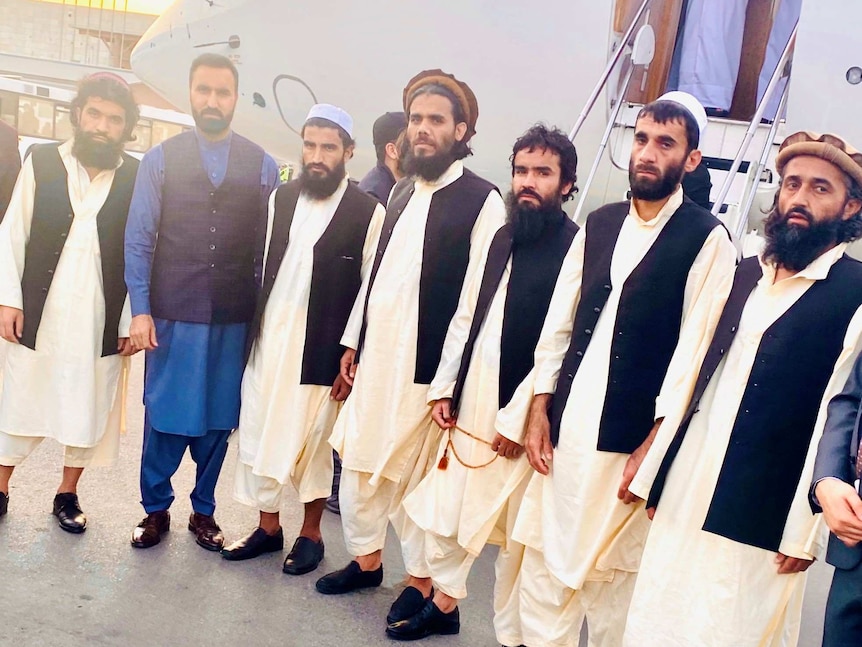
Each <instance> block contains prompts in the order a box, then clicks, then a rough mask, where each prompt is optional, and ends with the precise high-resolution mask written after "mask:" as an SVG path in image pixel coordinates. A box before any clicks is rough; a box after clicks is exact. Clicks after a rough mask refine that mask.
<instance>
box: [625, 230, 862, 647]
mask: <svg viewBox="0 0 862 647" xmlns="http://www.w3.org/2000/svg"><path fill="white" fill-rule="evenodd" d="M845 249H846V245H839V246H838V247H836V248H834V249H832V250H830V251H828V252H826V253H824V254H822V255H821V256H820V257H819V258H817V259H816V260H815V261H814V262H812V263H811V264H810V265H809V266H808V267H807V268H805V269H804V270H802V271H801V272H799V273H798V274H796V275H795V276H792V277H789V278H786V279H783V280H781V281H778V282H777V283H773V281H774V279H775V268H774V266H772V265H763V264H762V263H761V265H762V266H763V277H762V278H761V279H760V281H759V282H758V284H757V287H756V288H755V289H754V291H753V292H752V293H751V296H750V297H749V298H748V301H747V303H746V304H745V308H744V310H743V312H742V318H741V320H740V322H739V330H738V331H737V333H736V337H735V338H734V340H733V342H732V344H731V346H730V348H729V349H728V351H727V356H726V359H725V360H724V362H722V363H721V364H719V366H718V368H717V369H716V371H715V373H714V375H713V379H712V380H711V381H710V383H709V386H708V387H707V389H706V391H705V392H704V395H703V397H702V398H701V401H700V409H699V412H698V413H695V415H694V417H693V418H692V420H691V423H690V426H689V428H688V432H687V433H686V436H685V440H684V442H683V443H682V446H681V448H680V451H679V454H678V455H677V457H676V459H675V460H674V463H673V467H672V469H671V470H670V472H669V474H668V477H667V481H666V483H665V487H664V490H663V492H662V496H661V501H660V502H659V505H658V508H657V510H656V515H655V518H654V520H653V522H652V528H651V530H650V535H649V538H648V540H647V542H646V547H645V550H644V554H643V559H642V561H641V571H640V574H639V575H638V581H637V585H636V587H635V592H634V597H633V598H632V603H631V610H630V613H629V619H628V624H627V626H626V633H625V641H624V644H625V645H627V646H630V647H651V646H654V647H659V646H660V647H683V646H685V647H707V646H709V647H719V646H721V647H779V646H781V647H792V646H794V645H796V643H797V639H798V633H799V623H800V619H801V612H802V596H803V593H804V591H805V581H806V576H807V575H806V573H795V574H791V575H779V574H778V565H777V564H776V563H775V553H774V552H771V551H768V550H764V549H762V548H757V547H754V546H749V545H746V544H742V543H739V542H736V541H733V540H730V539H727V538H726V537H722V536H720V535H716V534H712V533H709V532H706V531H704V530H702V527H703V524H704V521H705V519H706V514H707V511H708V510H709V506H710V502H711V501H712V497H713V494H714V492H715V486H716V483H717V481H718V475H719V472H720V471H721V466H722V464H723V462H724V456H725V453H726V452H727V447H728V442H729V439H730V435H731V432H732V431H733V426H734V423H735V420H736V416H737V412H738V409H739V405H740V403H741V401H742V396H743V393H744V392H745V389H746V387H747V384H748V378H749V375H750V373H751V369H752V366H753V364H754V360H755V357H756V355H757V349H758V347H759V345H760V342H761V338H762V337H763V334H764V332H765V331H766V330H767V329H768V328H769V327H770V326H771V325H772V324H773V323H774V322H775V321H777V320H778V319H779V318H780V317H781V316H782V315H783V314H784V313H785V312H787V311H788V310H789V309H790V307H791V306H792V305H793V304H794V303H796V302H797V301H798V300H799V299H800V298H801V297H802V295H803V294H805V292H806V291H807V290H808V288H810V287H811V286H812V285H813V284H814V282H815V281H817V280H820V279H824V278H826V275H827V274H828V273H829V270H830V268H831V267H832V265H833V263H835V262H836V261H837V260H838V259H839V258H841V256H842V254H843V253H844V251H845ZM860 350H862V308H860V309H859V310H857V311H856V313H855V314H854V316H853V318H852V320H851V322H850V325H849V327H848V329H847V333H846V335H845V337H844V342H843V349H842V351H841V354H840V355H839V357H838V360H837V362H836V364H835V369H834V371H833V373H832V377H831V378H830V380H829V384H828V386H827V389H826V392H825V393H824V396H823V399H822V401H821V405H820V410H819V414H818V417H817V422H816V425H815V428H814V434H813V436H812V440H811V445H810V448H809V451H808V455H807V457H806V461H805V466H804V468H803V471H802V476H801V477H800V480H799V485H798V487H797V489H796V494H795V495H794V499H793V503H792V506H791V508H790V513H789V515H788V518H787V524H786V526H785V529H784V534H783V536H782V540H781V544H780V547H779V550H780V552H781V553H783V554H785V555H788V556H790V557H796V558H800V559H812V558H814V557H816V556H817V555H819V554H820V553H821V551H822V549H823V547H824V546H825V541H826V533H825V532H824V530H823V525H822V524H821V523H820V517H819V515H818V516H814V515H812V513H811V508H810V507H809V503H808V490H809V487H810V485H811V474H812V471H813V467H814V457H815V454H816V451H817V442H818V440H819V438H820V435H821V433H822V432H823V425H824V423H825V421H826V405H827V404H828V402H829V400H830V399H831V398H832V396H834V395H835V394H837V393H838V392H839V391H840V389H841V388H842V387H843V386H844V383H845V381H846V380H847V377H848V376H849V374H850V369H851V366H852V364H853V360H854V358H855V357H856V356H857V354H858V353H859V351H860ZM775 379H776V380H782V379H792V376H782V375H776V376H775ZM692 388H693V380H692ZM683 414H684V409H680V410H679V411H678V412H677V413H676V415H674V416H669V417H668V418H666V419H665V421H664V423H663V424H662V426H661V428H660V430H659V433H658V434H657V436H656V440H655V443H654V444H653V446H652V448H651V449H650V452H649V453H648V454H647V457H646V458H645V460H644V462H643V464H642V465H641V467H640V469H639V470H638V474H637V476H636V477H635V479H634V481H633V482H632V484H631V487H630V490H631V491H632V492H634V493H635V494H638V495H639V496H646V495H648V494H649V490H650V488H651V486H652V482H653V479H654V478H655V475H656V473H657V471H658V468H659V465H660V464H661V461H662V458H663V457H664V454H665V451H666V449H667V447H668V445H669V444H670V441H671V439H672V437H673V435H674V434H675V433H676V430H677V428H678V427H679V423H680V420H681V418H682V416H683ZM748 495H749V496H752V497H756V496H757V492H750V493H749V494H748ZM741 505H742V507H741V508H740V514H744V504H741Z"/></svg>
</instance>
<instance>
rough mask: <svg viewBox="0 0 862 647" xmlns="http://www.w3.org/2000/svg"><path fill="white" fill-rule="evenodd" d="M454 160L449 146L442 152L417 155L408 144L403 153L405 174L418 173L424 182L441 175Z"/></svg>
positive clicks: (431, 180)
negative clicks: (425, 155) (423, 155)
mask: <svg viewBox="0 0 862 647" xmlns="http://www.w3.org/2000/svg"><path fill="white" fill-rule="evenodd" d="M454 161H455V156H454V155H452V149H451V148H450V149H449V150H447V151H446V152H444V153H436V154H434V155H429V156H427V157H417V156H416V155H415V154H414V153H413V148H412V147H411V146H408V147H407V151H406V153H405V155H404V170H405V171H406V172H407V175H418V176H419V177H421V178H422V179H423V180H425V181H426V182H433V181H434V180H436V179H437V178H439V177H440V176H441V175H443V173H445V172H446V169H447V168H449V167H450V166H452V162H454Z"/></svg>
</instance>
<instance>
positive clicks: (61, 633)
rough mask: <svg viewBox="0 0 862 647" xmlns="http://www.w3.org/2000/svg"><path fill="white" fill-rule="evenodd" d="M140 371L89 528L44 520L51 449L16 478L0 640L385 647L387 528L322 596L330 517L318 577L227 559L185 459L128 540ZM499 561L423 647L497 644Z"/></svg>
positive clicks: (824, 581) (819, 589) (232, 528)
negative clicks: (448, 628)
mask: <svg viewBox="0 0 862 647" xmlns="http://www.w3.org/2000/svg"><path fill="white" fill-rule="evenodd" d="M142 368H143V361H142V357H141V356H140V355H138V356H136V357H135V358H134V361H133V371H132V379H131V380H130V387H129V400H128V413H127V415H128V418H127V420H128V433H127V434H125V435H124V436H123V438H122V441H121V448H120V460H119V462H118V464H117V465H116V466H115V467H113V468H110V469H93V470H92V471H89V472H86V473H85V474H84V477H83V478H82V480H81V484H80V487H79V496H80V500H81V506H82V508H83V509H84V511H85V513H86V514H87V517H88V520H89V525H88V528H87V531H86V532H85V533H83V534H82V535H71V534H69V533H66V532H64V531H62V530H60V528H59V527H58V526H57V523H56V519H55V518H54V517H53V516H51V503H52V500H53V496H54V493H55V491H56V487H57V484H58V482H59V478H60V470H61V465H62V455H61V451H62V450H61V448H60V446H59V445H57V444H56V443H54V442H53V441H47V442H45V443H43V444H42V446H41V447H39V449H38V450H37V451H36V452H35V453H34V454H33V455H32V456H31V457H30V459H29V460H28V461H26V462H25V463H24V465H22V466H21V467H20V468H18V469H17V470H16V472H15V474H14V477H13V479H12V483H11V488H10V503H9V514H8V515H7V516H5V517H3V518H2V519H0V646H3V647H6V646H8V647H55V646H58V647H59V646H68V647H78V646H83V645H97V646H99V645H106V646H120V645H122V646H124V647H174V646H177V647H186V646H195V647H197V646H204V645H206V646H209V645H212V646H218V647H227V646H232V645H261V646H269V645H273V646H274V645H278V646H279V647H294V646H296V647H300V646H302V647H304V646H314V647H318V646H319V647H342V646H354V645H355V646H369V647H371V646H376V645H388V646H391V645H392V644H393V643H392V641H390V640H388V639H387V638H386V637H385V635H384V628H385V616H386V612H387V610H388V608H389V605H390V604H391V602H392V600H394V599H395V597H396V596H397V595H398V593H399V592H400V590H401V588H402V586H403V584H402V582H403V579H404V576H405V573H404V567H403V564H402V563H401V557H400V554H399V551H398V544H397V542H396V540H395V536H394V534H392V533H391V532H390V536H389V539H388V543H387V547H386V550H385V551H384V580H383V586H381V587H380V588H378V589H374V590H370V591H365V592H359V593H354V594H350V595H346V596H339V597H328V596H323V595H320V594H319V593H317V592H316V591H315V589H314V582H315V581H316V579H317V578H318V577H319V576H320V575H323V574H325V573H327V572H329V571H331V570H334V569H336V568H341V567H342V566H344V565H345V564H346V563H347V562H348V561H349V556H348V554H347V552H346V551H345V549H344V543H343V540H342V537H341V526H340V522H339V517H338V516H336V515H333V514H331V513H329V512H327V513H325V515H324V520H323V533H324V541H325V543H326V557H325V559H324V561H323V563H322V564H321V566H320V567H319V569H318V570H317V571H315V572H314V573H310V574H308V575H304V576H298V577H292V576H289V575H284V574H283V573H282V572H281V565H282V561H283V559H284V555H283V554H277V553H273V554H270V555H266V556H262V557H259V558H257V559H255V560H250V561H245V562H228V561H226V560H223V559H222V558H221V557H220V556H219V555H218V554H217V553H211V552H208V551H206V550H204V549H202V548H200V547H199V546H197V545H196V544H195V542H194V537H193V535H192V534H191V533H190V532H189V531H188V530H186V523H187V517H188V514H189V512H190V511H191V506H190V503H189V500H188V493H189V492H190V491H191V488H192V487H193V484H194V464H193V463H192V462H191V459H190V458H189V457H188V456H187V457H186V459H185V461H184V463H183V465H182V467H181V468H180V471H179V472H178V473H177V476H176V477H175V479H174V489H175V491H176V497H177V499H176V501H175V503H174V505H173V507H172V509H171V513H172V515H173V518H172V527H171V532H169V533H168V534H167V535H166V536H165V537H164V538H163V540H162V542H161V544H159V545H158V546H155V547H154V548H150V549H148V550H138V549H134V548H132V547H131V546H130V545H129V536H130V534H131V531H132V528H133V527H134V526H135V524H137V523H138V521H140V519H141V518H142V517H143V516H144V513H143V510H142V508H141V506H140V504H139V499H140V494H139V490H138V468H139V463H140V448H141V429H142V424H143V407H142V406H141V403H140V393H141V374H142ZM235 460H236V452H235V450H234V449H233V448H231V449H230V451H229V452H228V457H227V459H226V461H225V465H224V469H223V471H222V476H221V479H220V482H219V487H218V490H217V500H218V510H217V512H216V518H217V520H218V522H219V524H220V525H221V527H222V529H223V530H224V533H225V537H226V539H227V541H228V542H231V541H233V540H235V539H238V538H240V537H241V536H244V535H245V534H246V533H247V532H249V531H250V530H252V529H253V528H254V527H255V525H256V522H257V513H256V511H253V510H250V509H248V508H246V507H245V506H242V505H240V504H239V503H236V502H235V501H234V500H233V499H232V497H231V495H230V491H231V485H232V483H233V473H234V462H235ZM286 498H289V497H286ZM300 520H301V508H300V505H299V504H298V503H294V502H291V503H289V504H287V506H286V508H285V509H284V510H283V512H282V525H283V527H284V531H285V544H286V547H285V548H286V550H289V549H290V545H291V544H292V543H293V538H294V536H295V534H294V533H295V532H297V531H298V529H299V526H300ZM495 553H496V549H495V548H493V547H489V548H487V549H486V550H485V552H484V553H483V554H482V556H481V557H480V558H479V560H477V562H476V565H475V567H474V568H473V571H472V573H471V575H470V580H469V582H468V590H469V593H470V597H468V598H467V599H466V600H465V601H464V602H463V603H462V604H461V634H460V635H459V636H449V637H440V636H436V637H433V638H429V639H427V640H425V641H422V643H421V644H429V645H441V646H445V645H453V646H454V645H459V646H463V647H473V646H476V647H478V646H483V647H484V646H488V647H490V646H492V645H496V644H497V643H496V641H495V638H494V631H493V627H492V624H491V618H492V611H491V591H492V588H493V583H494V568H493V560H494V556H495ZM831 570H832V569H831V567H828V566H826V565H824V564H820V563H818V564H815V565H814V567H813V568H812V569H811V576H810V577H809V583H808V591H807V593H806V602H805V609H804V615H803V626H802V637H801V639H800V642H799V645H800V646H801V647H817V646H818V645H820V636H821V632H822V626H823V609H824V607H825V601H826V594H827V591H828V587H829V581H830V579H831ZM582 645H584V646H585V645H586V641H585V640H584V639H583V638H582Z"/></svg>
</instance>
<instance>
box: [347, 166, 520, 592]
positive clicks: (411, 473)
mask: <svg viewBox="0 0 862 647" xmlns="http://www.w3.org/2000/svg"><path fill="white" fill-rule="evenodd" d="M463 172H464V167H463V164H462V163H461V162H460V161H457V162H454V163H453V164H452V165H451V166H450V167H449V168H448V169H447V170H446V171H445V172H444V173H443V175H441V176H440V178H438V179H437V180H436V181H434V182H427V181H425V180H422V179H421V178H417V179H416V181H415V190H414V193H413V196H412V197H411V198H410V201H409V202H408V203H407V206H406V207H405V209H404V211H403V213H402V214H401V216H400V218H399V220H398V224H397V225H396V227H395V229H394V231H393V233H392V238H391V240H390V241H389V245H388V246H387V248H386V253H385V254H384V256H383V260H382V262H381V264H380V268H379V270H378V273H377V276H376V278H375V282H374V287H373V289H372V290H371V298H370V300H369V303H368V313H367V320H368V322H369V323H368V328H367V332H366V337H365V341H364V345H363V348H362V352H361V356H360V360H359V365H358V366H357V370H356V379H355V381H354V384H353V391H352V393H351V395H350V397H349V398H348V399H347V401H346V402H345V404H344V407H342V409H341V412H340V414H339V416H338V420H337V421H336V423H335V429H334V430H333V434H332V441H331V442H332V446H333V447H334V448H335V450H336V451H337V452H338V453H339V455H340V456H341V460H342V474H341V490H340V504H341V506H340V507H341V519H342V524H343V527H344V537H345V543H346V544H347V550H348V552H349V553H350V554H352V555H355V556H360V555H368V554H371V553H373V552H375V551H377V550H382V549H383V544H384V542H385V539H386V527H387V524H388V522H389V521H391V522H392V525H393V527H394V528H395V530H396V532H397V533H398V536H399V538H400V540H401V545H402V553H403V557H404V563H405V567H406V568H407V572H408V573H410V574H411V575H413V576H415V577H428V576H429V575H428V569H427V566H426V564H425V550H424V533H423V532H422V531H421V530H420V529H419V528H417V527H416V526H415V525H414V524H413V523H412V522H410V520H409V519H408V518H407V516H406V514H405V513H404V510H403V507H402V505H401V503H402V501H403V499H404V497H405V496H406V495H407V494H408V493H409V492H410V491H412V489H413V488H414V487H416V485H417V484H418V482H419V481H420V480H421V479H422V477H423V476H424V475H425V473H426V471H427V469H428V467H429V466H430V463H431V461H432V460H433V458H434V452H435V450H436V448H437V444H438V443H437V439H438V438H439V429H438V428H437V426H436V425H433V424H432V422H431V409H430V407H429V406H428V385H427V384H416V383H414V381H413V379H414V373H415V370H416V354H417V331H418V327H419V277H420V272H421V269H422V253H423V246H424V241H425V224H426V221H427V218H428V209H429V208H430V206H431V199H432V197H433V195H434V192H435V191H437V190H439V189H442V188H443V187H445V186H448V185H449V184H451V183H452V182H454V181H455V180H457V179H458V178H460V177H461V175H462V174H463ZM504 221H505V207H504V205H503V200H502V198H501V197H500V195H499V194H498V193H497V192H496V191H491V192H489V194H488V197H487V198H486V200H485V203H484V205H483V206H482V209H481V210H480V212H479V215H478V217H477V219H476V224H475V225H474V226H473V231H472V234H471V237H470V256H469V262H468V265H467V273H466V276H465V279H464V285H465V286H467V285H468V284H469V282H470V280H471V277H473V276H474V275H476V274H477V273H480V274H481V271H482V266H483V263H484V260H485V255H486V253H487V250H488V247H489V245H490V243H491V239H492V237H493V235H494V234H495V233H496V231H497V229H499V228H500V227H501V226H502V225H503V223H504ZM367 284H368V282H367V280H366V282H364V283H363V289H362V291H361V292H360V295H359V298H358V299H357V301H356V305H355V307H354V309H353V312H352V313H351V316H350V321H349V322H348V324H347V328H346V330H345V334H344V338H343V339H342V342H341V343H342V344H343V345H344V346H346V347H348V348H356V346H357V345H358V340H359V332H360V329H361V326H362V309H363V306H364V301H365V292H366V290H367ZM465 289H466V288H462V298H463V293H464V291H465Z"/></svg>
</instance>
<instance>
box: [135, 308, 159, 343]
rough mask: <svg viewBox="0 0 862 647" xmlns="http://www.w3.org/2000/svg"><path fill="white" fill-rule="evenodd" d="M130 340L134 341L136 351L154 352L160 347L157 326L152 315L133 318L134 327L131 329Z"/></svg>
mask: <svg viewBox="0 0 862 647" xmlns="http://www.w3.org/2000/svg"><path fill="white" fill-rule="evenodd" d="M129 339H131V340H132V348H134V349H135V351H139V350H153V349H154V348H156V347H158V345H159V342H158V340H157V339H156V324H155V322H154V321H153V318H152V317H151V316H150V315H137V316H136V317H132V325H131V326H130V327H129Z"/></svg>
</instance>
